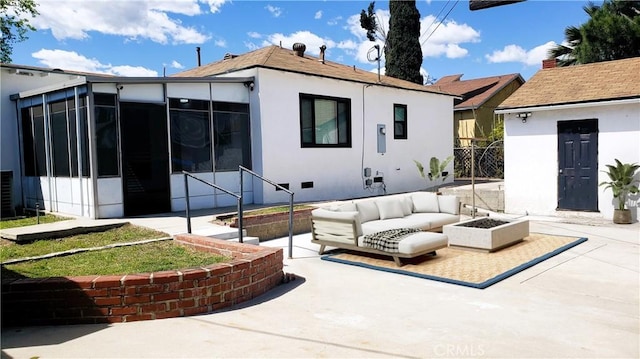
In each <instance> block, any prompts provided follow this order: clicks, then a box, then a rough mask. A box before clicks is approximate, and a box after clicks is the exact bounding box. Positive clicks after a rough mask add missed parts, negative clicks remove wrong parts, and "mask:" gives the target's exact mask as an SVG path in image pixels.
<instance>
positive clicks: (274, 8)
mask: <svg viewBox="0 0 640 359" xmlns="http://www.w3.org/2000/svg"><path fill="white" fill-rule="evenodd" d="M264 8H265V9H267V10H268V11H269V12H270V13H271V15H272V16H273V17H280V15H282V9H281V8H279V7H277V6H273V5H267V6H265V7H264Z"/></svg>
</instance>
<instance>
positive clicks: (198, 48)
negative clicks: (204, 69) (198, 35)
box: [196, 46, 200, 67]
mask: <svg viewBox="0 0 640 359" xmlns="http://www.w3.org/2000/svg"><path fill="white" fill-rule="evenodd" d="M196 52H197V53H198V67H200V46H198V47H196Z"/></svg>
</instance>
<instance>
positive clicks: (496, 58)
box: [485, 41, 556, 66]
mask: <svg viewBox="0 0 640 359" xmlns="http://www.w3.org/2000/svg"><path fill="white" fill-rule="evenodd" d="M554 46H556V43H555V42H554V41H549V42H547V43H545V44H542V45H540V46H536V47H534V48H533V49H531V50H528V51H527V50H525V49H523V48H522V47H520V46H518V45H513V44H512V45H507V46H505V47H504V48H503V49H502V50H496V51H494V52H493V53H491V54H490V55H485V58H486V59H487V60H488V61H489V63H503V62H521V63H523V64H525V65H528V66H533V65H539V64H541V63H542V60H544V59H546V58H547V53H548V51H549V49H551V48H552V47H554Z"/></svg>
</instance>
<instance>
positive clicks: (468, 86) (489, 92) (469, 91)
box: [431, 74, 524, 110]
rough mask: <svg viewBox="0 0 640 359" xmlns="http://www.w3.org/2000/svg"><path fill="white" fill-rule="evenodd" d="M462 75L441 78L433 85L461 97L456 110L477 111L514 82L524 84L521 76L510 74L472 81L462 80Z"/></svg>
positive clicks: (455, 107)
mask: <svg viewBox="0 0 640 359" xmlns="http://www.w3.org/2000/svg"><path fill="white" fill-rule="evenodd" d="M461 78H462V74H457V75H449V76H444V77H442V78H440V79H439V80H438V81H437V82H436V83H435V84H433V85H431V87H434V88H435V89H437V90H439V91H444V92H448V93H452V94H455V95H459V96H461V97H462V101H461V102H460V103H458V104H456V105H455V106H454V109H456V110H466V109H472V108H473V109H476V108H479V107H480V106H482V105H483V104H484V103H485V102H487V101H488V100H489V99H491V97H492V96H493V95H495V94H496V93H498V92H499V91H500V90H502V89H503V88H504V87H505V86H507V85H508V84H510V83H511V82H513V81H518V82H520V84H523V83H524V79H523V78H522V76H520V74H508V75H499V76H491V77H483V78H478V79H471V80H461Z"/></svg>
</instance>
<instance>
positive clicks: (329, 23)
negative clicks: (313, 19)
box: [327, 16, 342, 26]
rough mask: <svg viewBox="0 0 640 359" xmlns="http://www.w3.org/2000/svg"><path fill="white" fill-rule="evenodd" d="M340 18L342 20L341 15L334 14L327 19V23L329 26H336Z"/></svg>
mask: <svg viewBox="0 0 640 359" xmlns="http://www.w3.org/2000/svg"><path fill="white" fill-rule="evenodd" d="M340 20H342V16H336V17H334V18H333V19H331V20H329V21H327V25H329V26H336V25H338V23H339V22H340Z"/></svg>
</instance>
